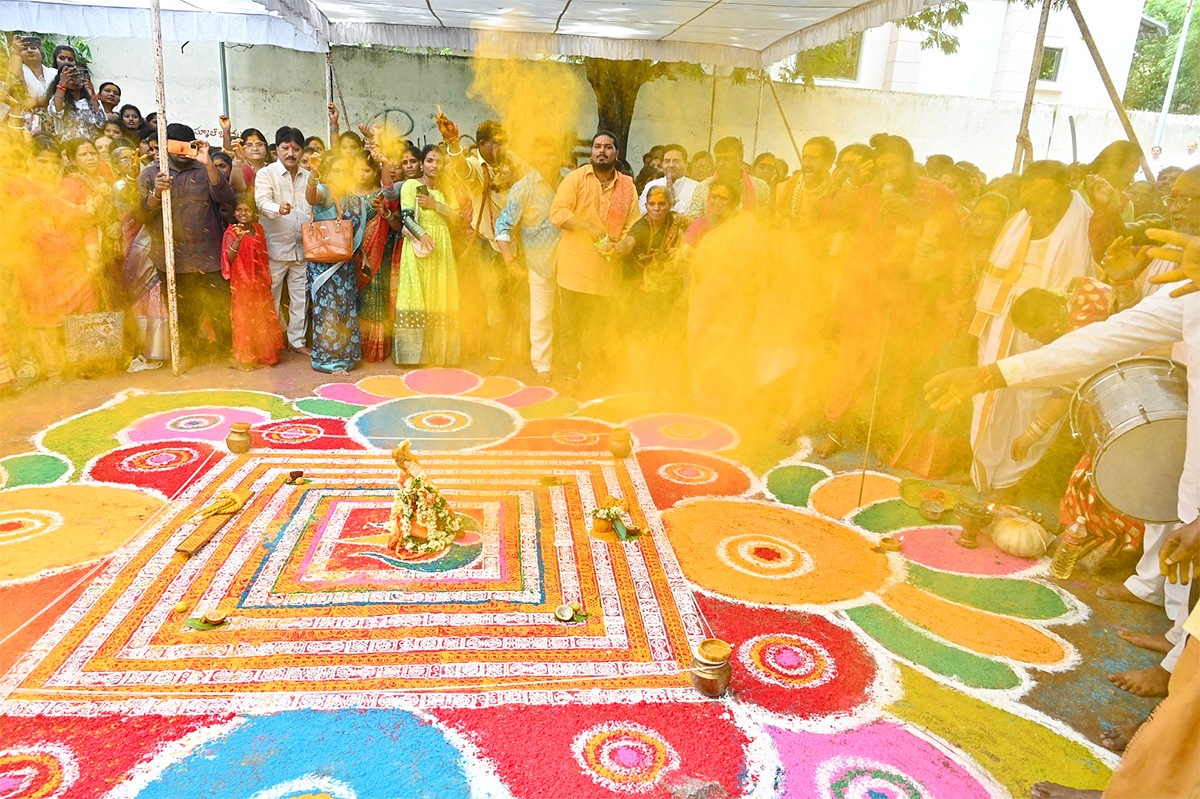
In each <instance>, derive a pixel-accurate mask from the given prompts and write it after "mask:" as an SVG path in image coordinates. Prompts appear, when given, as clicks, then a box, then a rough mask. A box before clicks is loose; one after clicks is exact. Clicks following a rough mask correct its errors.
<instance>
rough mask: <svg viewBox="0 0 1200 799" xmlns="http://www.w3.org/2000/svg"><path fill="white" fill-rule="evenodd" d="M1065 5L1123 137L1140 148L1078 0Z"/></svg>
mask: <svg viewBox="0 0 1200 799" xmlns="http://www.w3.org/2000/svg"><path fill="white" fill-rule="evenodd" d="M1067 5H1068V6H1069V7H1070V9H1071V13H1072V14H1073V15H1074V16H1075V22H1076V24H1078V25H1079V34H1080V35H1081V36H1082V37H1083V42H1084V44H1086V45H1087V46H1088V52H1089V53H1091V54H1092V60H1093V61H1095V62H1096V71H1097V72H1099V73H1100V80H1102V81H1104V88H1105V89H1108V99H1110V100H1112V104H1113V108H1114V109H1116V112H1117V117H1118V118H1120V120H1121V127H1123V128H1125V135H1126V136H1128V137H1129V140H1130V141H1131V142H1133V143H1134V144H1136V145H1137V146H1138V147H1139V148H1140V147H1141V146H1142V145H1141V144H1140V143H1139V142H1138V137H1137V133H1136V132H1135V131H1134V129H1133V123H1132V122H1130V121H1129V114H1126V113H1125V106H1123V105H1121V97H1120V95H1118V94H1117V87H1116V86H1113V82H1112V78H1110V77H1109V76H1108V69H1107V68H1105V66H1104V59H1103V58H1101V57H1100V49H1099V48H1098V47H1096V40H1095V39H1093V38H1092V32H1091V31H1090V30H1088V26H1087V22H1085V21H1084V19H1083V12H1082V11H1080V10H1079V0H1067ZM1142 171H1144V172H1145V173H1146V174H1147V175H1149V174H1150V162H1149V161H1147V160H1146V154H1145V153H1144V152H1143V153H1142Z"/></svg>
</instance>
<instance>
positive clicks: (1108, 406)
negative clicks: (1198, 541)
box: [1071, 357, 1188, 523]
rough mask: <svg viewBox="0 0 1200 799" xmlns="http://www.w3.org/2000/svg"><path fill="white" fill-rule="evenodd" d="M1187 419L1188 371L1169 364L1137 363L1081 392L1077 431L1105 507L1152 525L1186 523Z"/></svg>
mask: <svg viewBox="0 0 1200 799" xmlns="http://www.w3.org/2000/svg"><path fill="white" fill-rule="evenodd" d="M1187 411H1188V409H1187V369H1186V367H1184V366H1183V365H1182V364H1180V363H1176V362H1175V361H1172V360H1169V359H1167V358H1149V357H1143V358H1129V359H1128V360H1124V361H1120V362H1118V363H1115V364H1113V365H1112V366H1109V367H1108V368H1106V369H1102V370H1100V371H1099V372H1097V373H1096V374H1094V375H1092V376H1091V377H1089V378H1088V379H1087V380H1085V381H1084V382H1083V384H1082V385H1080V386H1079V388H1078V390H1076V392H1075V396H1074V397H1073V398H1072V400H1071V430H1072V432H1074V434H1075V436H1076V438H1078V439H1079V440H1080V441H1081V442H1082V444H1083V448H1084V450H1086V451H1087V454H1088V455H1089V456H1090V457H1091V461H1092V466H1091V482H1092V485H1093V487H1095V489H1096V493H1097V494H1099V495H1100V498H1101V499H1103V500H1104V501H1105V502H1107V503H1108V504H1109V505H1111V506H1112V507H1113V508H1114V509H1115V510H1117V511H1118V512H1120V513H1123V514H1125V515H1126V516H1132V517H1133V518H1135V519H1140V520H1141V521H1144V522H1154V523H1165V522H1173V521H1178V519H1179V511H1178V508H1179V478H1180V476H1181V475H1182V474H1183V451H1184V446H1185V444H1186V443H1187Z"/></svg>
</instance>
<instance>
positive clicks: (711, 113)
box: [708, 64, 717, 153]
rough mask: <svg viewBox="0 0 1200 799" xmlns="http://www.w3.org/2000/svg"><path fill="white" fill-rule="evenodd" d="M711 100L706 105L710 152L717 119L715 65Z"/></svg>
mask: <svg viewBox="0 0 1200 799" xmlns="http://www.w3.org/2000/svg"><path fill="white" fill-rule="evenodd" d="M712 71H713V79H712V99H711V100H709V103H708V151H709V152H710V153H711V152H712V145H713V127H714V125H715V123H716V119H717V65H716V64H713V68H712Z"/></svg>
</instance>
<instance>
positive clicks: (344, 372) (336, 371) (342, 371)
mask: <svg viewBox="0 0 1200 799" xmlns="http://www.w3.org/2000/svg"><path fill="white" fill-rule="evenodd" d="M332 374H335V375H348V374H350V370H349V369H334V370H333V372H332Z"/></svg>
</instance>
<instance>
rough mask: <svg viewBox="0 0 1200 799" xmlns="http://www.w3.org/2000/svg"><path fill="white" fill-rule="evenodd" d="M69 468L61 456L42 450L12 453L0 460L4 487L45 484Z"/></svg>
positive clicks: (60, 475) (51, 481)
mask: <svg viewBox="0 0 1200 799" xmlns="http://www.w3.org/2000/svg"><path fill="white" fill-rule="evenodd" d="M70 468H71V465H70V464H69V463H67V462H66V461H64V460H63V459H62V458H58V457H55V456H54V455H47V454H45V453H44V452H31V453H29V454H27V455H13V456H12V457H11V458H5V459H4V460H0V469H3V470H4V475H3V480H4V483H3V487H4V488H16V487H17V486H41V485H47V484H49V483H53V482H54V481H55V480H57V479H58V478H60V477H62V476H63V475H64V474H66V473H67V471H68V470H69V469H70Z"/></svg>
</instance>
